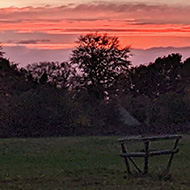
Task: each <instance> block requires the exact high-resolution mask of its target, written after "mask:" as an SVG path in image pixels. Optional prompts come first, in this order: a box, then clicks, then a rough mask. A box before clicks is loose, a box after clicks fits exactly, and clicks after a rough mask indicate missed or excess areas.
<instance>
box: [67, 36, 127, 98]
mask: <svg viewBox="0 0 190 190" xmlns="http://www.w3.org/2000/svg"><path fill="white" fill-rule="evenodd" d="M77 43H78V44H79V45H78V47H77V48H76V49H74V50H73V52H72V55H71V58H70V62H71V64H72V65H74V66H76V70H77V73H78V75H77V77H78V78H79V84H80V85H79V86H80V87H82V88H85V89H87V91H88V92H89V93H91V94H93V95H95V96H96V97H97V98H98V99H104V98H105V97H106V94H107V93H109V92H110V90H111V89H113V87H114V86H117V83H116V81H117V79H119V77H120V76H121V75H125V76H127V72H128V67H129V64H130V62H129V60H128V58H129V47H125V48H120V46H119V39H118V37H110V36H107V35H106V34H104V35H101V34H98V33H95V34H87V35H82V36H80V37H79V38H78V41H77Z"/></svg>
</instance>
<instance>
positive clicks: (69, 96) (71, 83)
mask: <svg viewBox="0 0 190 190" xmlns="http://www.w3.org/2000/svg"><path fill="white" fill-rule="evenodd" d="M129 56H130V49H129V48H128V47H126V48H120V46H119V40H118V38H117V37H109V36H107V35H100V34H88V35H85V36H81V37H80V38H79V39H78V47H76V48H75V49H74V50H73V52H72V54H71V56H70V60H69V61H68V62H63V63H58V62H55V63H54V62H45V63H38V64H31V65H28V66H27V67H26V68H18V66H17V65H16V64H13V63H10V61H9V60H7V59H6V58H4V57H3V52H2V50H1V51H0V123H1V125H0V137H41V136H68V135H124V134H125V135H127V134H140V133H171V132H188V131H189V130H190V127H189V123H190V58H188V59H186V60H185V61H182V57H181V55H179V54H171V55H168V56H167V57H159V58H157V59H156V60H155V62H153V63H150V64H149V65H141V66H138V67H133V66H132V65H131V64H130V62H129ZM120 108H122V109H123V110H126V111H127V112H129V113H130V114H131V115H132V116H133V117H134V118H135V119H137V120H138V123H139V124H138V125H137V123H132V124H131V123H129V124H128V123H127V122H124V121H123V120H125V118H123V117H122V114H121V111H120V110H121V109H120Z"/></svg>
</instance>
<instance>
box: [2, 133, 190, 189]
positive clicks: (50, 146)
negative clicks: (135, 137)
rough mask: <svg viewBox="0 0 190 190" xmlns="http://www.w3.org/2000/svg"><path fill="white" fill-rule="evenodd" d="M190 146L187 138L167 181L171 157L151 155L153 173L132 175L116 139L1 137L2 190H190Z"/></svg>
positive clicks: (180, 146)
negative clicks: (165, 168) (167, 168)
mask: <svg viewBox="0 0 190 190" xmlns="http://www.w3.org/2000/svg"><path fill="white" fill-rule="evenodd" d="M161 143H162V144H158V146H166V142H165V144H163V142H161ZM189 144H190V136H184V137H183V139H182V140H181V141H180V144H179V149H180V152H179V153H178V154H177V155H176V156H174V160H173V163H172V166H171V174H172V177H171V179H170V180H167V181H165V180H163V179H161V178H160V177H159V175H160V174H161V173H162V171H163V170H164V167H165V166H166V165H167V160H168V156H159V157H154V158H151V160H150V174H149V176H128V175H127V173H126V171H125V164H124V161H123V159H122V158H120V156H119V153H120V145H119V143H118V142H117V137H60V138H38V139H1V140H0V190H100V189H104V190H123V189H124V190H125V189H126V190H130V189H131V190H138V189H139V190H142V189H147V190H149V189H151V190H152V189H153V190H154V189H155V190H156V189H168V190H171V189H174V190H175V189H176V190H179V189H187V190H189V188H190V146H189ZM131 146H132V148H133V149H134V148H136V147H135V146H137V148H139V147H140V146H141V145H140V144H137V145H133V144H131ZM137 162H138V164H139V165H140V166H143V160H142V159H141V158H140V159H138V160H137Z"/></svg>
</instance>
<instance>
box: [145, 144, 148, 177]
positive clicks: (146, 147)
mask: <svg viewBox="0 0 190 190" xmlns="http://www.w3.org/2000/svg"><path fill="white" fill-rule="evenodd" d="M144 145H145V157H144V174H147V173H148V152H149V141H146V142H145V143H144Z"/></svg>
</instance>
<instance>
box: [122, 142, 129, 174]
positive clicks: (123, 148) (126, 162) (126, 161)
mask: <svg viewBox="0 0 190 190" xmlns="http://www.w3.org/2000/svg"><path fill="white" fill-rule="evenodd" d="M121 149H122V152H123V153H126V152H127V150H126V148H125V146H124V144H121ZM124 159H125V165H126V169H127V173H128V174H131V169H130V165H129V161H128V159H127V157H124Z"/></svg>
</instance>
